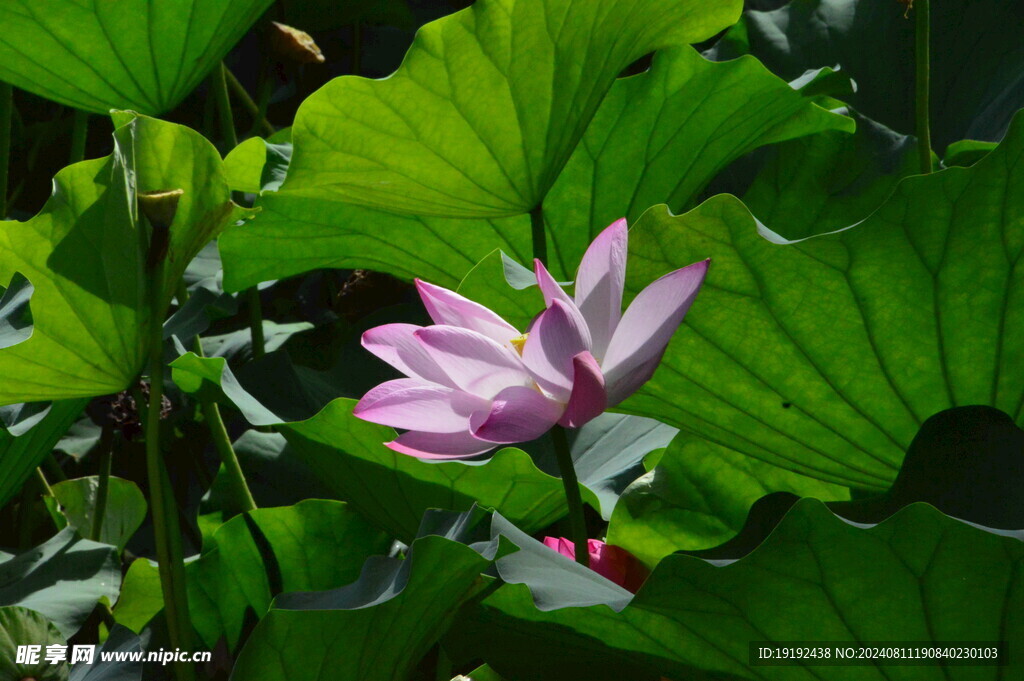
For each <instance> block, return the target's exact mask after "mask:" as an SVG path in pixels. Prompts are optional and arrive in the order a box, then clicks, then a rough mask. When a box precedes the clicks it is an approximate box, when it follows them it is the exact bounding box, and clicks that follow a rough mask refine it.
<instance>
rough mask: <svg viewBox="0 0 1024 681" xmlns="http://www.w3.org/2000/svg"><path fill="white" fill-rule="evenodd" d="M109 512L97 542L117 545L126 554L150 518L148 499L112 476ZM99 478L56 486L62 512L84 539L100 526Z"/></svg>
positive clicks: (124, 481) (138, 490) (65, 482)
mask: <svg viewBox="0 0 1024 681" xmlns="http://www.w3.org/2000/svg"><path fill="white" fill-rule="evenodd" d="M108 484H109V487H108V489H107V501H106V509H105V512H104V514H103V523H102V524H101V526H100V536H99V537H98V538H97V541H100V542H102V543H104V544H111V545H113V546H116V547H117V549H118V551H123V550H124V547H125V544H127V543H128V540H129V539H131V536H132V535H133V534H135V531H136V530H137V529H139V526H141V525H142V522H143V521H144V520H145V519H146V498H145V497H144V496H142V491H141V490H140V489H139V488H138V487H137V486H136V485H135V483H134V482H132V481H130V480H123V479H121V478H118V477H115V476H110V480H109V483H108ZM99 487H100V479H99V476H96V475H91V476H89V477H87V478H75V479H73V480H64V481H62V482H58V483H57V484H55V485H53V496H54V497H56V499H57V501H59V502H60V507H61V512H62V513H63V514H64V516H65V517H66V518H67V519H68V524H69V525H70V526H71V527H73V528H74V529H75V530H77V531H78V533H79V534H80V535H82V536H83V537H88V536H91V533H92V528H93V526H94V524H95V523H96V499H97V495H98V494H99Z"/></svg>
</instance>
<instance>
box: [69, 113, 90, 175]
mask: <svg viewBox="0 0 1024 681" xmlns="http://www.w3.org/2000/svg"><path fill="white" fill-rule="evenodd" d="M88 135H89V114H88V113H86V112H85V111H80V110H78V109H75V118H74V122H73V123H72V125H71V156H70V159H71V163H78V162H79V161H84V160H85V141H86V138H87V137H88Z"/></svg>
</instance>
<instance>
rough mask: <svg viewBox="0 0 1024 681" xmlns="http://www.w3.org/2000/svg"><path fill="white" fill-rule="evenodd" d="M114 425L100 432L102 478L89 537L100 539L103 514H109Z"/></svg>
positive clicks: (97, 489)
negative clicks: (108, 499)
mask: <svg viewBox="0 0 1024 681" xmlns="http://www.w3.org/2000/svg"><path fill="white" fill-rule="evenodd" d="M113 448H114V427H113V426H112V425H110V424H107V425H105V426H103V431H102V432H101V433H100V444H99V450H100V476H99V477H100V480H99V485H98V486H97V488H96V507H95V508H94V509H93V517H92V529H91V530H90V532H89V539H92V540H93V541H99V540H100V535H101V533H102V532H103V516H105V515H106V514H107V496H108V494H109V491H110V468H111V462H112V460H113V458H114V452H113V451H112V450H113Z"/></svg>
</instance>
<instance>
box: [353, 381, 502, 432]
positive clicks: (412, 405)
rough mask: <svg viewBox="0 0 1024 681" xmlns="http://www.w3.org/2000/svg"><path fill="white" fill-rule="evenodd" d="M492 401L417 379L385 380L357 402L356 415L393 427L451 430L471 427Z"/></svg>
mask: <svg viewBox="0 0 1024 681" xmlns="http://www.w3.org/2000/svg"><path fill="white" fill-rule="evenodd" d="M490 406H491V405H490V403H489V402H488V401H487V400H485V399H483V398H481V397H476V396H475V395H470V394H468V393H464V392H462V391H461V390H452V389H451V388H446V387H444V386H440V385H437V384H436V383H427V382H425V381H421V380H419V379H415V378H400V379H397V380H394V381H388V382H386V383H381V384H380V385H378V386H377V387H376V388H374V389H373V390H371V391H370V392H368V393H366V394H365V395H363V399H361V400H359V403H358V404H356V406H355V409H354V410H353V412H352V413H353V414H354V415H355V416H357V417H359V418H361V419H363V420H364V421H372V422H373V423H379V424H381V425H385V426H391V427H392V428H404V429H407V430H422V431H426V432H429V433H450V432H452V431H457V430H469V417H470V414H472V413H473V412H475V411H481V410H482V411H484V412H486V411H487V410H488V409H490Z"/></svg>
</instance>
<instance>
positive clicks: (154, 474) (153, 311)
mask: <svg viewBox="0 0 1024 681" xmlns="http://www.w3.org/2000/svg"><path fill="white" fill-rule="evenodd" d="M164 269H165V260H164V258H162V257H161V258H159V259H157V260H156V262H155V263H153V268H152V269H151V270H150V272H149V273H148V274H149V281H150V287H149V288H150V290H149V305H150V329H149V332H150V337H149V405H148V409H147V413H146V418H145V420H144V423H143V427H144V428H145V432H146V470H147V473H148V477H149V488H150V494H151V495H152V500H153V503H152V507H151V509H152V515H153V534H154V538H155V540H156V553H157V561H158V568H159V572H160V588H161V591H162V592H163V597H164V615H165V616H166V618H167V629H168V633H169V634H170V638H171V645H172V646H173V647H176V648H180V649H182V650H191V647H192V645H191V644H192V624H191V621H190V618H189V612H188V591H187V588H186V584H185V560H184V555H183V552H182V548H181V526H180V523H179V521H178V512H177V505H176V503H175V501H174V494H173V490H172V489H171V486H170V484H169V483H170V479H169V477H168V475H167V470H166V468H165V466H164V459H163V455H162V452H161V450H160V409H161V402H162V399H163V389H164V367H163V328H162V324H161V323H160V322H161V320H163V317H164V310H163V305H162V299H163V290H162V289H163V281H164ZM137 404H139V403H138V402H137ZM140 411H141V407H140ZM175 672H176V675H177V677H178V680H179V681H191V680H192V679H194V678H195V669H194V668H193V667H192V665H190V664H186V663H179V664H176V665H175Z"/></svg>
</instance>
